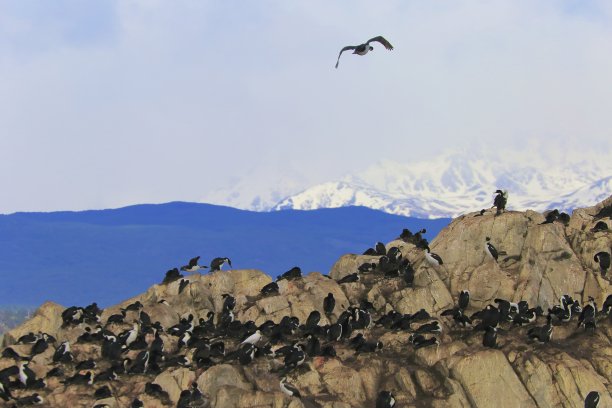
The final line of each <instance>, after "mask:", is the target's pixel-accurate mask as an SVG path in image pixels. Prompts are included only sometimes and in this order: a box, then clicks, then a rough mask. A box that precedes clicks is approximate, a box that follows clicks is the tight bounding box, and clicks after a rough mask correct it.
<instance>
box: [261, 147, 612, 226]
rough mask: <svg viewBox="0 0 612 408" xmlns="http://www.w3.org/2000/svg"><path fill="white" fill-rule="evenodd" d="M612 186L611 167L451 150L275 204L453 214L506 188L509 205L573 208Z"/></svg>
mask: <svg viewBox="0 0 612 408" xmlns="http://www.w3.org/2000/svg"><path fill="white" fill-rule="evenodd" d="M540 163H541V161H540ZM611 187H612V165H610V164H607V165H604V166H600V165H598V164H596V163H595V162H584V161H582V162H575V163H563V164H559V163H554V162H549V163H542V164H541V165H540V166H539V167H536V166H535V165H533V164H517V163H516V162H515V163H504V162H502V161H500V160H486V159H485V158H483V157H480V156H475V157H468V156H467V155H463V154H449V155H446V156H441V157H439V158H437V159H435V160H430V161H423V162H417V163H410V164H402V163H397V162H392V161H382V162H380V163H378V164H376V165H373V166H371V167H369V168H368V169H366V170H365V171H363V172H361V173H358V174H355V175H349V176H346V177H345V178H344V179H342V180H339V181H336V182H327V183H323V184H319V185H316V186H313V187H311V188H308V189H306V190H304V191H302V192H301V193H298V194H295V195H292V196H289V197H288V198H285V199H284V200H282V201H280V202H279V203H278V204H277V205H276V206H274V207H273V209H274V210H281V209H302V210H312V209H317V208H328V207H344V206H350V205H358V206H365V207H369V208H373V209H378V210H382V211H385V212H388V213H392V214H398V215H405V216H413V217H420V218H441V217H456V216H458V215H461V214H463V213H466V212H470V211H475V210H479V209H481V208H487V207H490V206H491V205H492V200H493V192H494V191H495V190H496V189H498V188H501V189H506V190H508V191H509V192H510V198H509V202H508V208H509V209H516V210H525V209H533V210H536V211H545V210H547V209H549V208H558V209H560V210H564V211H571V210H572V209H573V208H576V207H582V206H589V205H592V204H593V203H596V202H599V201H601V200H603V199H604V198H606V197H608V196H609V195H610V194H611V193H612V188H611Z"/></svg>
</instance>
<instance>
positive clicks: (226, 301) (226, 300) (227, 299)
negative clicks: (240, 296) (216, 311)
mask: <svg viewBox="0 0 612 408" xmlns="http://www.w3.org/2000/svg"><path fill="white" fill-rule="evenodd" d="M221 297H222V298H223V307H222V308H221V311H222V312H228V311H230V310H234V308H235V307H236V298H235V297H233V296H232V295H230V294H229V293H224V294H222V295H221Z"/></svg>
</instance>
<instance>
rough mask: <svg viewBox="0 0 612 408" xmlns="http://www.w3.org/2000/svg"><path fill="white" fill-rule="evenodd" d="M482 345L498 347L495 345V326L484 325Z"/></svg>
mask: <svg viewBox="0 0 612 408" xmlns="http://www.w3.org/2000/svg"><path fill="white" fill-rule="evenodd" d="M482 345H483V346H485V347H490V348H499V346H498V345H497V328H496V327H491V326H487V327H485V333H484V336H483V337H482Z"/></svg>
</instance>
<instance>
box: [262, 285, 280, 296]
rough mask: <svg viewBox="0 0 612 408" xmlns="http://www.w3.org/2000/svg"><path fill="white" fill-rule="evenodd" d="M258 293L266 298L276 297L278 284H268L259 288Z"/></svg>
mask: <svg viewBox="0 0 612 408" xmlns="http://www.w3.org/2000/svg"><path fill="white" fill-rule="evenodd" d="M260 292H261V294H262V295H264V296H267V295H278V293H279V287H278V283H276V282H270V283H268V284H267V285H266V286H264V287H263V288H261V291H260Z"/></svg>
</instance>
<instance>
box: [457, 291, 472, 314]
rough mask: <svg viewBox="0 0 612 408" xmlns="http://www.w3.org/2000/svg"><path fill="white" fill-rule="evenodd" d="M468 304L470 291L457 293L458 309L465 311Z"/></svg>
mask: <svg viewBox="0 0 612 408" xmlns="http://www.w3.org/2000/svg"><path fill="white" fill-rule="evenodd" d="M469 304H470V291H469V290H462V291H461V292H460V293H459V309H461V310H466V309H467V308H468V306H469Z"/></svg>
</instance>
